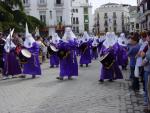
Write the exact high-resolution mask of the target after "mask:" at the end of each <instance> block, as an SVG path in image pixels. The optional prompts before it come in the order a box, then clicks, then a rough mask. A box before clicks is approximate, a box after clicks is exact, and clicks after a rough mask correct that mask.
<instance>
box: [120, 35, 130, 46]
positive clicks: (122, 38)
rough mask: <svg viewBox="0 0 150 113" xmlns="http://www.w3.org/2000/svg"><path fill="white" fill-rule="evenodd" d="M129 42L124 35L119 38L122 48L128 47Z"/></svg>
mask: <svg viewBox="0 0 150 113" xmlns="http://www.w3.org/2000/svg"><path fill="white" fill-rule="evenodd" d="M127 43H128V40H127V39H126V37H125V34H124V33H121V34H120V37H119V38H118V44H119V45H121V46H127Z"/></svg>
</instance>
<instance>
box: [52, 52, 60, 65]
mask: <svg viewBox="0 0 150 113" xmlns="http://www.w3.org/2000/svg"><path fill="white" fill-rule="evenodd" d="M54 65H56V66H58V65H59V57H58V56H57V53H54V54H53V55H50V66H54Z"/></svg>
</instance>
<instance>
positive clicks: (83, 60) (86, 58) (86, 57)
mask: <svg viewBox="0 0 150 113" xmlns="http://www.w3.org/2000/svg"><path fill="white" fill-rule="evenodd" d="M80 54H81V57H80V64H89V63H91V49H90V43H87V48H86V50H85V51H84V52H81V53H80Z"/></svg>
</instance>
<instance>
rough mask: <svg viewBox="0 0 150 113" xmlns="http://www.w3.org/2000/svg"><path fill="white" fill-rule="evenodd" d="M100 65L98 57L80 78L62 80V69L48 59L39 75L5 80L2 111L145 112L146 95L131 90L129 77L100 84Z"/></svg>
mask: <svg viewBox="0 0 150 113" xmlns="http://www.w3.org/2000/svg"><path fill="white" fill-rule="evenodd" d="M100 68H101V66H100V63H99V61H98V60H95V61H93V62H92V64H91V65H90V66H89V67H88V68H86V67H83V68H80V67H79V77H78V78H75V79H73V80H67V79H66V80H64V81H59V80H56V77H57V76H58V75H59V69H58V68H54V69H50V68H49V64H48V61H47V63H44V64H43V65H42V76H41V77H39V78H36V79H31V78H30V76H29V77H27V78H26V79H21V78H16V79H9V80H5V81H3V80H1V81H0V113H143V108H142V105H143V97H142V94H135V93H134V92H132V91H130V90H128V87H129V82H128V81H125V80H117V81H115V82H112V83H111V82H108V81H106V82H104V84H100V83H99V82H98V79H99V73H100ZM123 74H124V77H125V78H127V75H128V71H124V72H123Z"/></svg>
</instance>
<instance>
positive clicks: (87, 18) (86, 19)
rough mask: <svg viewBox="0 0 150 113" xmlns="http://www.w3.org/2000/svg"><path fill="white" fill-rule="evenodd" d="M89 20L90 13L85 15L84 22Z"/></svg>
mask: <svg viewBox="0 0 150 113" xmlns="http://www.w3.org/2000/svg"><path fill="white" fill-rule="evenodd" d="M88 22H89V17H88V15H84V23H88Z"/></svg>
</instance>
